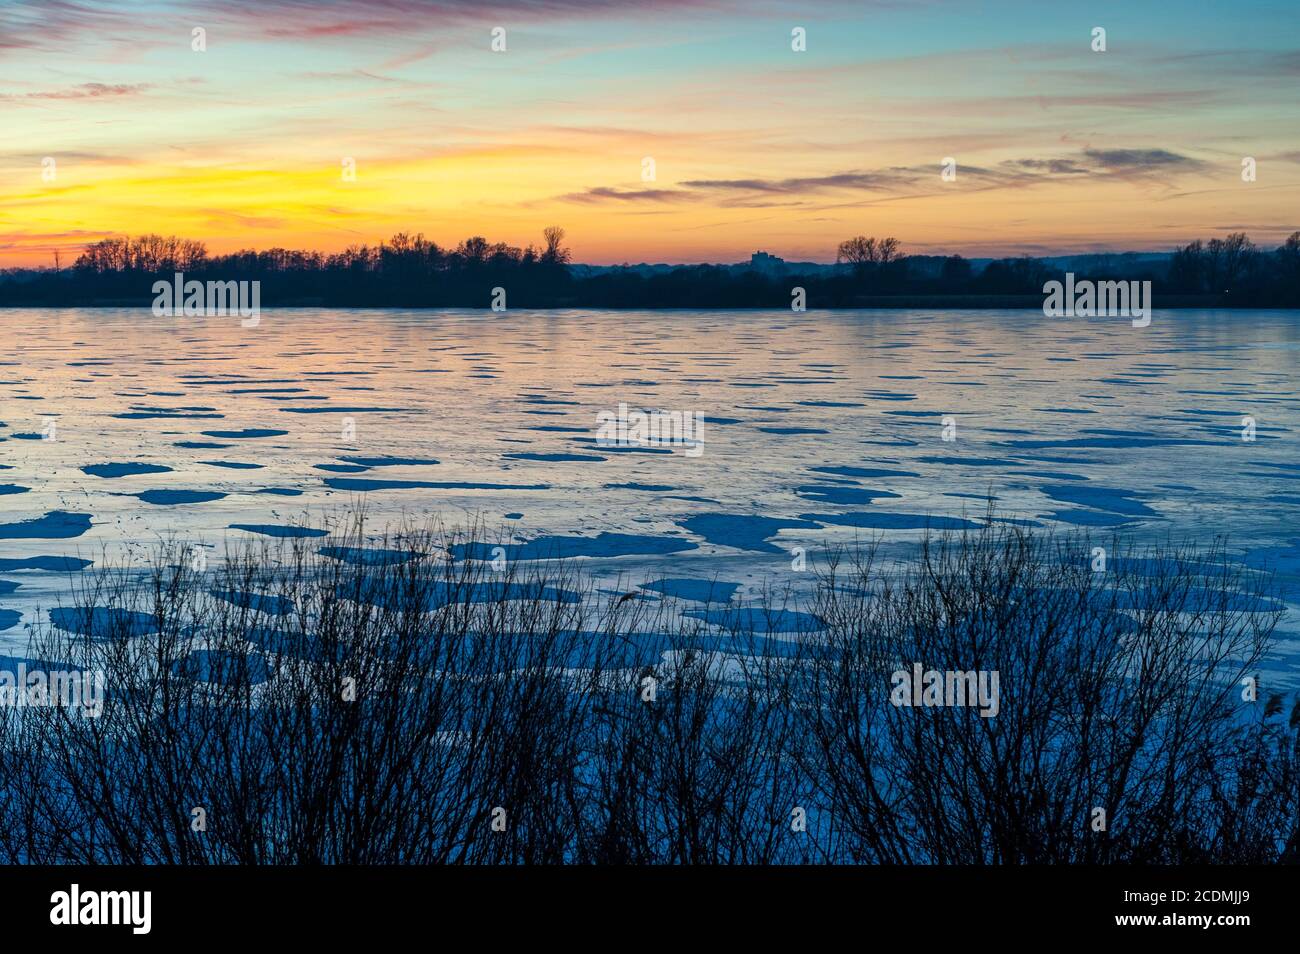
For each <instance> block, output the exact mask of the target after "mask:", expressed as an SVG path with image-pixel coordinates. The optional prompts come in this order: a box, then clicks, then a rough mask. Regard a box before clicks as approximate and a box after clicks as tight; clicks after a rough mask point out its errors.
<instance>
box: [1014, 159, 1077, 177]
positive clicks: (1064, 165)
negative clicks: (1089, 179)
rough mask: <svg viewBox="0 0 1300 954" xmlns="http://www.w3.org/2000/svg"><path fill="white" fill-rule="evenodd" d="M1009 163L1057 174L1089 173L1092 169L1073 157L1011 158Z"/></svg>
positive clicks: (1034, 170) (1031, 170)
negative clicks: (1080, 163)
mask: <svg viewBox="0 0 1300 954" xmlns="http://www.w3.org/2000/svg"><path fill="white" fill-rule="evenodd" d="M1006 164H1007V165H1010V166H1014V167H1017V168H1020V169H1027V170H1029V171H1030V172H1041V173H1047V174H1049V175H1056V176H1078V175H1084V176H1086V175H1088V174H1089V172H1091V170H1089V169H1086V168H1084V167H1083V166H1081V165H1079V164H1078V163H1077V162H1076V161H1075V160H1073V159H1011V160H1008V161H1007V163H1006Z"/></svg>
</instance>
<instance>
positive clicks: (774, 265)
mask: <svg viewBox="0 0 1300 954" xmlns="http://www.w3.org/2000/svg"><path fill="white" fill-rule="evenodd" d="M749 267H750V268H751V269H753V270H754V271H756V272H784V271H785V259H783V258H777V257H776V256H775V255H768V254H767V252H755V253H754V254H753V255H751V256H750V257H749Z"/></svg>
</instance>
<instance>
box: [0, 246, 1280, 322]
mask: <svg viewBox="0 0 1300 954" xmlns="http://www.w3.org/2000/svg"><path fill="white" fill-rule="evenodd" d="M564 235H565V233H564V230H563V229H561V228H558V227H551V228H548V229H546V230H545V233H544V236H543V243H542V244H541V245H540V246H533V245H529V246H527V247H525V248H519V247H517V246H512V245H507V244H505V243H492V242H489V241H488V240H487V239H485V238H483V237H481V236H475V237H472V238H468V239H466V240H465V241H463V242H461V243H460V244H459V245H457V246H455V247H454V248H453V247H446V248H444V247H442V246H439V245H438V244H437V243H436V242H432V241H430V240H428V239H426V238H425V237H424V236H423V235H422V234H417V235H410V234H407V233H399V234H397V235H395V236H393V237H392V238H391V239H389V240H388V241H386V242H381V243H380V244H379V245H375V246H370V245H359V246H352V247H349V248H347V249H345V250H344V251H342V252H338V253H334V254H324V253H321V252H312V251H302V250H296V249H281V248H275V249H269V250H267V251H261V252H256V251H251V250H247V251H239V252H235V253H233V254H230V255H216V256H213V255H209V254H208V252H207V249H206V247H205V246H204V245H203V243H201V242H195V241H191V240H188V239H181V238H177V237H174V236H173V237H163V236H158V235H145V236H140V237H136V238H112V239H106V240H104V241H101V242H98V243H96V244H94V245H91V246H89V247H88V248H87V249H86V250H85V252H84V253H83V254H82V255H81V256H80V257H79V258H78V259H77V260H76V263H75V264H74V265H73V266H72V267H71V268H69V269H37V270H14V271H10V272H8V273H6V274H0V306H3V305H11V306H18V305H50V306H57V305H135V304H139V305H147V304H149V303H150V301H151V300H152V297H153V296H152V291H151V289H152V286H153V282H154V281H155V280H157V279H159V278H165V279H168V280H170V279H171V278H172V276H173V274H174V273H175V272H184V273H185V275H186V278H187V279H198V280H200V281H231V280H248V281H260V282H261V283H262V286H261V301H262V303H263V304H264V305H269V306H275V305H332V306H340V307H348V306H351V307H366V306H369V307H385V306H400V307H465V308H486V307H488V306H489V305H490V303H491V302H492V300H493V294H494V292H493V290H494V289H496V288H502V289H504V290H505V292H506V304H507V305H508V306H509V307H531V308H563V307H603V308H786V307H789V306H790V305H791V303H792V300H793V299H794V296H795V292H794V289H796V288H802V289H803V290H804V294H803V298H804V300H805V302H806V305H807V307H809V308H849V307H857V306H864V305H891V304H892V305H907V304H932V303H933V304H944V305H948V306H953V307H980V306H987V305H1008V306H1012V305H1019V306H1032V305H1033V304H1034V303H1035V302H1038V301H1041V299H1042V296H1043V285H1044V284H1045V283H1046V282H1048V281H1052V280H1060V279H1062V278H1063V276H1064V272H1065V271H1066V269H1065V268H1064V267H1062V266H1061V265H1060V264H1059V262H1053V261H1047V260H1043V259H1037V258H1030V257H1027V256H1025V257H1020V258H1007V259H1001V260H997V261H993V262H990V263H988V264H986V265H985V266H984V267H983V268H977V267H975V266H974V265H973V263H972V262H970V261H969V260H967V259H965V258H963V257H961V256H960V255H953V256H949V257H946V258H945V257H936V256H919V255H912V256H908V255H904V254H902V252H901V245H900V243H899V241H898V240H897V239H895V238H888V237H887V238H883V239H876V238H874V237H867V236H857V237H856V238H852V239H848V240H846V241H844V242H841V243H840V244H839V246H838V255H837V262H838V263H839V264H840V266H841V267H839V268H837V269H833V270H831V269H826V270H822V271H820V272H819V273H816V274H801V273H800V271H799V269H798V268H797V267H791V268H787V269H786V270H785V271H784V272H780V271H773V270H771V269H761V268H755V269H746V268H743V267H738V266H718V265H693V266H681V267H679V268H673V269H670V270H657V271H650V270H645V269H638V268H636V267H627V266H625V267H622V268H613V269H609V270H605V271H601V272H597V273H594V274H579V273H575V270H574V269H571V268H570V259H571V255H570V252H569V249H568V248H566V247H565V246H564V244H563V243H564ZM1072 270H1073V271H1074V272H1075V274H1076V277H1077V278H1081V279H1082V278H1088V279H1093V280H1097V281H1107V280H1109V281H1118V280H1128V281H1150V282H1151V283H1152V293H1153V296H1154V300H1155V302H1156V305H1157V307H1178V306H1188V305H1190V306H1201V307H1214V306H1220V307H1222V306H1228V307H1281V308H1296V307H1300V232H1296V233H1294V234H1293V235H1291V236H1290V237H1289V238H1288V239H1287V240H1286V242H1285V243H1284V244H1283V245H1282V246H1281V247H1279V248H1276V249H1272V250H1268V249H1262V248H1259V247H1258V246H1256V245H1255V244H1254V243H1253V242H1251V240H1250V239H1249V238H1248V237H1247V236H1246V235H1245V234H1244V233H1239V232H1238V233H1233V234H1231V235H1228V236H1227V237H1226V238H1222V239H1218V238H1216V239H1211V240H1209V241H1207V242H1202V241H1200V240H1197V241H1195V242H1192V243H1190V244H1189V245H1186V246H1184V247H1182V248H1180V249H1178V250H1177V251H1176V252H1175V253H1174V254H1173V255H1172V256H1170V257H1168V258H1162V259H1155V260H1153V259H1150V258H1141V257H1137V256H1123V255H1120V256H1113V257H1110V258H1105V259H1102V260H1100V261H1099V262H1093V263H1089V264H1088V265H1087V266H1083V265H1081V266H1079V267H1075V268H1073V269H1072Z"/></svg>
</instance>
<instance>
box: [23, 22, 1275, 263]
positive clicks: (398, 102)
mask: <svg viewBox="0 0 1300 954" xmlns="http://www.w3.org/2000/svg"><path fill="white" fill-rule="evenodd" d="M1088 9H1089V13H1088V14H1087V16H1074V15H1071V14H1070V13H1069V12H1068V10H1067V9H1066V8H1065V6H1060V7H1059V8H1058V7H1056V6H1054V7H1053V8H1052V9H1051V10H1050V11H1048V10H1044V9H1043V8H1042V6H1041V5H1031V4H1027V3H1024V4H1022V3H1018V2H1002V3H992V4H980V5H972V4H968V3H956V2H952V3H945V2H938V0H936V2H932V3H920V4H912V5H907V6H904V7H898V6H895V5H892V4H879V5H876V4H872V3H866V4H863V3H853V4H847V3H815V4H806V5H800V12H799V13H798V14H790V13H788V12H786V11H784V10H783V8H782V7H780V6H777V5H771V6H768V5H764V4H761V3H760V4H757V5H754V4H746V5H739V6H734V7H733V6H730V5H728V4H727V3H725V2H720V3H714V4H709V5H696V4H690V3H676V2H663V0H659V2H649V3H647V4H646V5H642V6H638V7H636V8H634V9H633V10H630V11H628V10H625V9H621V8H620V5H618V4H612V3H611V4H601V3H597V4H595V5H584V4H579V3H577V2H576V0H574V2H569V0H554V2H552V3H550V4H547V5H546V6H545V13H544V14H541V13H539V12H538V7H537V5H535V4H529V3H523V2H519V3H512V2H505V3H499V4H496V5H494V6H491V7H484V6H482V5H481V4H468V3H460V2H447V0H443V2H424V0H388V2H380V3H370V4H361V3H355V2H349V0H339V2H334V3H328V4H322V5H311V6H309V7H302V6H300V5H298V4H294V3H287V2H279V0H266V2H264V3H252V2H234V3H222V4H217V5H212V6H207V5H204V4H189V3H126V4H122V3H114V4H107V3H98V2H89V3H86V4H83V5H78V6H69V5H54V6H50V5H43V4H36V3H26V2H20V3H14V4H9V5H6V6H3V7H0V117H3V118H2V121H0V127H2V128H3V129H4V130H5V136H4V139H3V141H0V265H2V266H14V265H30V264H42V265H43V264H48V263H50V262H51V261H52V253H53V251H54V250H56V249H58V250H60V251H61V253H62V255H63V259H64V263H65V264H66V263H68V262H70V261H71V260H72V259H73V258H75V256H76V254H77V252H78V250H79V249H80V248H81V247H82V246H84V245H85V244H86V243H87V242H90V241H95V240H96V239H98V238H102V237H105V236H108V235H116V234H123V233H143V232H160V233H165V234H167V233H175V234H180V235H184V236H187V237H191V238H198V239H201V240H203V241H205V242H207V244H208V247H209V249H210V250H211V251H214V252H224V251H231V250H234V249H236V248H241V247H253V248H268V247H272V246H286V247H306V248H318V249H324V250H337V249H340V248H343V247H345V246H347V245H350V244H360V243H375V242H378V241H380V240H382V239H384V238H386V237H387V236H389V235H391V234H392V233H394V232H397V231H422V232H424V233H425V234H426V235H428V236H429V237H431V238H433V239H434V240H436V241H438V242H440V243H443V244H455V243H456V242H458V241H459V240H460V239H462V238H464V237H466V236H468V235H472V234H482V235H485V236H487V237H488V238H489V239H491V240H493V241H508V242H511V243H513V244H521V245H522V244H526V243H528V242H538V241H540V235H541V230H542V228H544V227H545V226H547V225H550V224H559V225H562V226H564V227H565V228H566V229H567V231H568V235H569V242H570V244H571V245H572V247H573V251H574V257H575V260H577V261H585V262H592V263H609V262H620V261H633V262H636V261H683V262H693V261H724V262H727V261H738V260H741V259H745V258H747V257H748V255H749V253H750V252H752V251H754V250H755V249H759V248H763V249H766V250H768V251H770V252H773V253H774V254H778V255H782V256H784V257H786V258H788V259H798V260H815V261H827V260H830V259H832V258H833V256H834V249H835V245H836V244H837V243H838V242H839V241H840V240H841V239H842V238H845V237H848V236H850V235H855V234H858V233H866V234H877V235H884V234H892V235H896V236H898V237H899V238H900V239H901V240H902V241H903V243H904V247H905V249H906V250H907V251H910V252H914V253H921V252H928V253H940V252H943V253H948V252H961V253H964V254H967V255H972V256H983V255H994V254H1019V253H1021V252H1027V253H1030V254H1036V253H1044V252H1048V251H1060V252H1065V251H1092V250H1103V249H1120V250H1122V249H1162V248H1169V247H1171V246H1173V245H1175V244H1178V243H1183V242H1186V241H1189V240H1191V239H1192V238H1197V237H1212V236H1214V235H1218V234H1222V233H1223V232H1225V231H1231V230H1237V229H1241V230H1245V231H1247V232H1248V233H1250V234H1251V236H1252V238H1254V239H1255V240H1256V241H1257V242H1259V243H1260V244H1262V245H1265V246H1269V245H1272V244H1277V243H1279V242H1280V241H1281V239H1282V238H1284V237H1285V235H1287V234H1289V233H1290V232H1291V231H1294V230H1296V229H1298V228H1300V222H1298V221H1297V219H1300V213H1297V211H1296V210H1297V209H1300V204H1298V203H1297V202H1296V199H1297V198H1298V197H1300V147H1297V145H1296V141H1295V130H1297V129H1300V124H1298V123H1297V119H1298V118H1300V117H1298V116H1297V112H1300V107H1298V106H1297V103H1296V97H1295V95H1294V89H1295V80H1296V78H1297V73H1300V59H1298V58H1297V54H1296V52H1295V49H1294V47H1295V46H1296V42H1295V41H1296V33H1297V31H1296V28H1295V26H1294V19H1293V17H1291V16H1290V15H1288V14H1287V13H1286V11H1285V10H1283V9H1281V8H1276V7H1274V6H1272V5H1269V4H1263V3H1259V4H1251V3H1246V4H1237V5H1234V7H1233V12H1232V15H1231V16H1229V15H1228V13H1227V12H1225V11H1223V10H1219V11H1217V12H1216V11H1214V10H1209V9H1205V10H1202V9H1200V8H1199V7H1196V8H1190V7H1189V8H1188V10H1187V11H1185V13H1184V14H1181V15H1180V18H1179V21H1178V22H1177V23H1176V24H1172V23H1169V22H1167V19H1168V18H1167V17H1165V16H1163V15H1161V14H1160V13H1159V11H1158V9H1156V7H1155V5H1143V4H1134V3H1124V4H1118V3H1117V4H1105V3H1102V4H1091V5H1090V6H1089V8H1088ZM1096 23H1102V24H1105V29H1106V30H1107V50H1106V51H1105V52H1104V53H1103V52H1096V51H1094V50H1093V49H1092V48H1091V46H1092V42H1093V41H1092V36H1091V30H1092V28H1093V26H1094V25H1095V24H1096ZM494 26H502V27H503V28H504V30H505V39H506V49H505V50H504V51H501V52H494V51H493V50H492V49H491V44H492V34H491V31H492V29H493V27H494ZM196 27H201V28H202V29H203V30H205V31H206V36H205V39H206V49H205V50H202V51H199V50H195V49H193V48H192V47H193V45H194V44H193V41H192V36H193V30H194V29H195V28H196ZM796 27H802V28H803V29H804V30H805V31H806V36H807V44H806V46H807V48H806V50H802V51H796V50H794V49H792V39H791V35H792V30H793V29H794V28H796ZM946 157H952V158H954V159H955V160H956V164H957V165H956V169H957V175H956V180H955V181H944V179H943V178H942V176H941V163H942V161H943V159H944V158H946ZM1243 157H1252V158H1253V159H1255V160H1256V163H1257V168H1258V174H1257V180H1256V181H1254V182H1244V181H1243V180H1242V175H1241V163H1242V159H1243ZM346 159H351V160H354V161H355V168H356V178H355V181H349V180H348V179H347V178H346V177H345V176H344V174H343V164H344V160H346ZM646 159H652V160H653V166H654V169H653V178H650V177H649V176H648V175H647V174H646V173H647V172H648V167H647V166H646V163H645V160H646ZM50 160H52V161H53V166H52V169H51V166H50V162H49V161H50ZM51 172H52V177H51Z"/></svg>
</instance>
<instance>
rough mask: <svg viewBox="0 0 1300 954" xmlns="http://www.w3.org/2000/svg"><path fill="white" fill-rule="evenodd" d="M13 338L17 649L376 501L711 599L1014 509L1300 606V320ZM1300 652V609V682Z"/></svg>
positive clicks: (429, 317) (377, 519)
mask: <svg viewBox="0 0 1300 954" xmlns="http://www.w3.org/2000/svg"><path fill="white" fill-rule="evenodd" d="M0 333H3V336H4V339H5V340H6V341H8V342H9V344H10V347H9V348H8V349H7V354H6V355H5V357H4V358H3V360H0V422H3V423H0V644H3V645H0V652H4V651H8V650H9V649H10V648H13V647H20V646H22V645H23V644H24V643H25V641H26V627H27V626H29V625H30V624H31V622H32V621H33V620H35V619H37V618H38V615H41V616H43V615H45V614H46V613H47V612H48V610H49V608H50V607H52V606H54V605H56V604H57V603H58V602H59V600H60V599H61V598H62V599H64V600H66V599H67V593H68V588H69V570H70V569H71V568H72V567H76V566H81V565H82V564H80V563H72V564H69V563H68V561H67V559H66V558H74V559H76V560H80V561H89V564H90V567H91V569H90V570H89V572H93V566H95V565H101V564H102V563H104V562H105V561H106V560H107V561H115V560H118V561H120V560H122V559H133V558H142V557H143V556H144V555H145V554H147V553H148V552H149V551H150V550H151V549H152V548H153V547H154V546H156V544H157V541H158V540H159V538H160V537H162V536H165V535H168V534H176V535H178V536H180V537H182V538H184V539H186V540H192V541H195V542H202V543H204V544H207V545H210V546H211V547H212V549H211V551H210V552H212V553H213V557H212V559H219V558H220V556H219V555H220V553H221V551H222V549H223V546H224V543H225V542H227V541H231V542H234V541H239V540H248V539H257V538H258V537H265V536H266V535H268V534H270V535H273V534H277V533H284V532H288V531H286V530H285V529H284V528H288V527H292V526H293V525H295V524H301V523H303V522H304V521H306V522H311V521H313V520H319V519H320V518H321V517H323V516H327V515H329V514H337V513H338V512H339V511H341V510H342V509H345V508H347V507H349V506H352V505H355V504H356V503H358V502H360V501H361V500H362V499H363V498H364V501H365V504H366V508H367V511H368V513H369V514H370V522H371V524H372V525H375V526H378V525H381V524H383V523H384V522H386V521H393V520H397V519H400V518H401V517H403V516H408V517H411V516H414V517H417V518H418V517H422V516H424V515H434V516H438V517H440V518H441V519H442V521H443V522H444V523H447V524H453V525H454V524H463V523H466V522H468V521H470V520H472V519H474V518H476V517H477V518H481V519H483V520H485V521H486V523H487V525H488V526H489V527H493V528H508V530H509V532H510V533H511V534H513V537H512V542H513V543H514V544H516V546H515V547H513V548H512V552H511V554H510V555H511V556H515V557H519V558H524V559H527V558H530V557H534V556H538V555H542V551H543V550H548V549H549V550H553V549H554V548H556V547H558V548H559V549H560V551H561V552H568V553H572V554H575V555H577V556H579V558H580V559H582V560H583V561H584V568H585V569H586V570H587V571H588V572H589V573H591V574H593V575H594V576H595V577H596V578H597V580H598V582H599V583H600V584H601V585H602V586H607V587H608V588H610V589H614V588H615V587H619V588H623V589H628V588H632V587H636V586H639V585H642V584H646V583H652V582H654V581H658V580H663V579H667V580H669V581H673V582H669V583H666V584H662V585H658V586H655V587H651V588H648V589H647V590H646V591H645V592H646V594H647V596H648V597H650V598H654V597H656V596H657V595H658V594H660V593H664V592H668V593H672V594H674V595H677V596H680V597H684V598H685V599H686V600H687V601H688V602H690V600H691V599H692V598H694V599H695V600H697V601H698V600H700V599H703V598H706V597H707V596H708V595H709V594H708V586H707V581H717V584H716V585H715V587H714V591H713V594H712V595H713V598H714V599H718V598H726V597H728V596H730V597H731V598H732V599H733V600H735V601H740V600H743V599H745V598H746V596H752V595H754V594H756V593H757V592H758V591H759V590H760V589H761V587H762V586H763V585H764V584H765V583H766V584H769V585H775V586H777V587H785V586H794V587H796V588H797V587H800V586H803V585H805V582H806V581H807V580H808V578H809V576H810V575H809V574H808V573H806V572H804V573H800V572H797V571H795V570H793V569H792V562H793V561H794V559H795V556H797V551H796V548H803V549H804V551H805V552H806V554H807V558H808V559H809V560H814V559H815V558H816V554H817V552H818V551H819V549H820V548H822V547H823V546H825V545H826V544H828V543H834V542H845V541H851V540H852V539H854V538H855V537H858V538H864V537H876V536H878V537H879V538H880V539H882V540H883V541H884V542H885V545H886V547H896V548H898V550H899V552H905V550H906V548H907V547H908V546H910V545H912V544H913V543H914V542H915V540H916V539H917V538H918V537H919V535H920V533H921V530H920V529H919V528H921V527H923V526H924V525H925V524H926V523H927V522H928V523H929V524H930V525H932V526H961V525H963V523H962V522H963V521H968V520H969V521H977V520H978V519H979V518H980V516H981V515H982V514H983V512H984V509H985V500H986V498H987V497H988V495H989V494H990V493H991V494H992V495H993V496H994V497H995V498H996V503H997V506H998V508H999V509H1000V513H1001V515H1002V516H1004V517H1013V518H1017V519H1020V520H1024V521H1028V522H1031V523H1033V524H1035V525H1039V526H1042V527H1045V528H1046V527H1055V528H1059V529H1068V528H1077V527H1089V528H1095V529H1096V530H1097V531H1098V532H1101V533H1107V532H1109V530H1110V529H1111V528H1117V529H1119V530H1120V531H1122V532H1125V533H1131V534H1133V535H1136V536H1138V537H1141V538H1149V539H1151V540H1153V541H1155V540H1162V539H1165V538H1167V537H1171V536H1172V537H1173V538H1174V539H1189V538H1190V539H1194V540H1198V541H1202V542H1209V541H1210V540H1211V539H1212V538H1213V537H1215V536H1217V535H1227V536H1228V537H1229V542H1230V544H1231V546H1232V548H1233V549H1234V552H1235V553H1236V554H1237V555H1238V556H1239V558H1240V559H1242V560H1243V561H1245V563H1246V564H1247V565H1248V566H1252V567H1265V566H1272V567H1275V568H1276V569H1277V570H1279V571H1280V573H1281V576H1280V578H1279V582H1280V583H1281V584H1282V585H1283V586H1285V587H1287V590H1286V594H1285V595H1286V598H1287V599H1288V601H1289V602H1290V603H1291V604H1292V605H1293V607H1294V606H1295V605H1297V604H1300V519H1297V518H1298V517H1300V449H1298V448H1297V434H1296V430H1295V422H1296V421H1297V418H1298V417H1300V395H1298V394H1297V371H1298V370H1300V313H1297V312H1281V311H1251V312H1229V311H1177V312H1159V311H1157V312H1156V313H1155V315H1154V317H1153V319H1152V322H1151V325H1150V326H1149V327H1147V328H1133V327H1132V326H1131V324H1130V322H1129V321H1128V320H1127V319H1123V318H1111V319H1079V318H1074V319H1047V318H1044V317H1043V315H1042V314H1041V312H1037V311H1034V312H1027V311H981V312H968V311H958V312H943V311H939V312H936V311H925V310H899V311H860V312H852V311H838V312H815V311H810V312H807V313H802V314H794V313H790V312H724V313H710V312H691V311H673V312H586V311H583V312H578V311H571V312H529V311H510V312H506V313H501V314H494V313H490V312H488V313H485V312H478V311H475V312H469V311H401V310H360V311H349V310H307V309H286V310H277V311H267V312H264V313H263V314H262V317H261V322H260V324H259V326H258V327H256V328H244V327H242V326H241V324H240V321H239V319H238V318H224V317H214V318H155V317H153V316H152V315H151V314H150V313H149V312H148V311H147V310H133V309H109V310H105V309H54V310H40V309H20V310H9V311H0ZM620 404H626V405H627V406H628V408H629V409H630V410H631V411H633V412H635V411H646V412H649V411H654V410H661V411H665V412H681V413H683V414H687V413H690V414H697V415H700V416H701V417H702V420H703V423H702V426H701V431H700V435H699V436H700V438H701V443H700V444H699V445H698V446H699V451H700V452H699V453H698V454H696V453H695V452H694V451H693V450H691V448H690V447H688V446H682V445H681V444H680V443H679V444H676V445H667V446H656V447H641V446H630V447H629V446H624V447H607V446H602V444H601V443H600V442H599V441H598V415H600V414H601V413H602V412H607V413H613V412H617V410H618V407H619V405H620ZM1246 417H1250V418H1252V419H1253V422H1254V431H1253V438H1254V439H1253V440H1246V439H1243V433H1244V430H1245V429H1244V427H1243V418H1246ZM945 418H947V419H948V420H947V421H946V422H945ZM945 424H946V425H947V426H946V427H945ZM51 425H52V427H51ZM954 427H955V432H954ZM51 436H52V438H53V439H49V437H51ZM945 437H948V438H952V439H945ZM602 534H604V535H605V536H601V535H602ZM557 538H559V539H557ZM74 572H78V571H75V570H74ZM79 572H87V571H85V570H82V571H79ZM682 581H687V582H682ZM690 581H706V585H705V586H704V589H703V590H700V588H699V583H698V582H695V583H692V582H690ZM14 584H17V585H16V586H15V585H14ZM724 584H734V586H726V585H724ZM699 605H701V606H702V605H704V604H703V603H699ZM1298 634H1300V612H1297V611H1296V610H1295V609H1294V608H1293V610H1292V612H1291V613H1290V615H1289V617H1288V619H1287V620H1286V621H1285V623H1284V626H1283V634H1282V635H1283V639H1282V642H1281V644H1280V649H1281V653H1280V654H1279V656H1278V658H1277V659H1275V660H1272V661H1271V663H1270V665H1271V667H1272V669H1273V670H1274V671H1275V672H1276V673H1277V674H1278V676H1279V678H1281V679H1282V680H1283V681H1285V682H1287V683H1288V684H1292V685H1294V684H1295V683H1296V682H1297V681H1300V680H1297V678H1296V676H1297V675H1298V674H1300V669H1297V665H1298V664H1300V635H1298Z"/></svg>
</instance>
